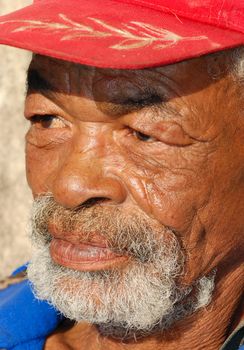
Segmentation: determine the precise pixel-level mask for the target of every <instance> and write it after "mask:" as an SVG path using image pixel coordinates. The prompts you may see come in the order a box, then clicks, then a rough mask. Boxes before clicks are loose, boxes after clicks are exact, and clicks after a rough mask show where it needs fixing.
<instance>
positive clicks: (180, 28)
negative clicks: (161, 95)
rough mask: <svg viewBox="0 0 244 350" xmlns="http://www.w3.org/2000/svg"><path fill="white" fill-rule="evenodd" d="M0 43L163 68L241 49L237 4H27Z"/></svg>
mask: <svg viewBox="0 0 244 350" xmlns="http://www.w3.org/2000/svg"><path fill="white" fill-rule="evenodd" d="M0 43H1V44H5V45H10V46H15V47H19V48H23V49H27V50H30V51H32V52H34V53H38V54H42V55H46V56H51V57H55V58H58V59H62V60H66V61H71V62H77V63H81V64H86V65H91V66H97V67H103V68H118V69H126V68H127V69H139V68H146V67H155V66H162V65H165V64H170V63H174V62H177V61H182V60H185V59H189V58H193V57H197V56H201V55H204V54H207V53H211V52H216V51H220V50H224V49H228V48H233V47H236V46H240V45H243V44H244V0H225V1H224V0H34V3H33V4H32V5H30V6H27V7H25V8H22V9H21V10H19V11H16V12H13V13H11V14H8V15H5V16H2V17H0Z"/></svg>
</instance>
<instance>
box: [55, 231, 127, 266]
mask: <svg viewBox="0 0 244 350" xmlns="http://www.w3.org/2000/svg"><path fill="white" fill-rule="evenodd" d="M50 254H51V257H52V259H53V260H54V262H56V263H57V264H59V265H62V266H65V267H69V268H71V269H75V270H79V271H97V270H105V269H111V268H113V267H115V266H117V265H121V264H123V263H125V262H126V261H127V260H128V257H127V256H121V255H118V254H115V253H114V252H112V251H111V249H109V248H107V247H104V245H103V246H102V245H101V246H99V245H95V243H93V244H91V243H80V244H72V243H70V242H68V241H66V240H64V239H58V238H54V237H53V239H52V241H51V245H50Z"/></svg>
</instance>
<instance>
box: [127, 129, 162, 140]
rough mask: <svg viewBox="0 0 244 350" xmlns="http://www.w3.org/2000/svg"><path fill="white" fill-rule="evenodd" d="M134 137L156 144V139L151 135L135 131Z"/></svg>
mask: <svg viewBox="0 0 244 350" xmlns="http://www.w3.org/2000/svg"><path fill="white" fill-rule="evenodd" d="M132 135H133V136H134V137H136V138H137V139H138V140H140V141H143V142H155V141H156V138H155V137H152V136H150V135H146V134H143V133H142V132H140V131H137V130H133V132H132Z"/></svg>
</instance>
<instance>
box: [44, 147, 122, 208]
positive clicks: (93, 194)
mask: <svg viewBox="0 0 244 350" xmlns="http://www.w3.org/2000/svg"><path fill="white" fill-rule="evenodd" d="M50 190H51V192H52V194H53V196H54V199H55V200H56V202H57V203H59V204H60V205H62V206H64V207H66V208H75V207H77V206H80V205H89V206H90V205H91V204H95V203H97V202H98V201H99V202H101V201H106V203H107V204H120V203H122V202H123V201H124V200H125V198H126V190H125V188H124V186H123V183H122V180H121V179H120V178H119V177H118V176H117V175H116V174H113V172H112V170H111V169H110V170H108V169H106V168H105V166H104V162H103V159H99V158H93V159H87V157H86V159H82V155H81V154H76V155H73V156H72V157H69V159H68V160H66V162H65V163H64V164H63V165H62V166H61V167H60V168H59V169H58V170H57V173H56V176H55V178H54V180H53V181H52V189H50Z"/></svg>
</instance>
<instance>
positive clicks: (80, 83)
mask: <svg viewBox="0 0 244 350" xmlns="http://www.w3.org/2000/svg"><path fill="white" fill-rule="evenodd" d="M227 68H228V54H226V52H220V53H217V54H212V55H207V56H203V57H200V58H195V59H191V60H187V61H182V62H179V63H175V64H171V65H167V66H163V67H157V68H150V69H139V70H125V69H123V70H120V69H112V68H111V69H104V68H97V67H91V66H85V65H81V64H76V63H72V62H68V61H62V60H58V59H54V58H51V57H48V56H41V55H33V59H32V61H31V64H30V67H29V70H28V72H29V73H28V79H27V83H28V87H29V88H30V89H31V90H35V89H37V90H38V91H39V90H41V88H43V89H44V90H48V89H50V90H52V91H57V92H63V93H66V94H71V95H72V94H74V95H80V93H81V91H82V93H83V94H85V95H87V96H89V94H92V93H96V90H99V91H100V93H101V92H103V93H104V94H106V93H108V94H110V95H111V94H113V93H115V92H116V91H117V92H118V93H120V94H124V93H126V94H127V95H131V96H132V98H133V95H134V94H136V95H137V94H141V93H144V92H145V94H146V93H148V92H150V93H160V91H161V89H162V88H163V89H165V87H168V88H170V89H172V88H173V89H175V91H177V90H178V89H180V90H184V94H188V93H191V92H193V91H199V90H202V89H204V88H205V87H206V86H208V85H209V84H211V83H212V82H213V76H214V79H215V80H216V74H215V73H214V72H215V71H216V72H218V78H223V77H224V76H225V75H226V72H227ZM179 93H180V92H179ZM135 97H136V96H135Z"/></svg>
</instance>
